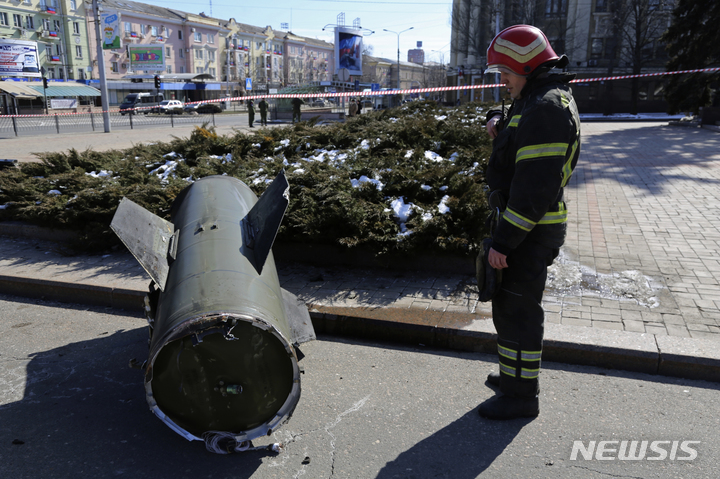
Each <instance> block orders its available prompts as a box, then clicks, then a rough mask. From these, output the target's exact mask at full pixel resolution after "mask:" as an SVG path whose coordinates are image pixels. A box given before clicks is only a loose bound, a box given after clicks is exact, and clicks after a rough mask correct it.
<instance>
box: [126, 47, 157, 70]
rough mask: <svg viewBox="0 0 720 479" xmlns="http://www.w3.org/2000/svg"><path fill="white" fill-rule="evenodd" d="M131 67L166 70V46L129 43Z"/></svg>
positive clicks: (133, 68)
mask: <svg viewBox="0 0 720 479" xmlns="http://www.w3.org/2000/svg"><path fill="white" fill-rule="evenodd" d="M127 50H128V58H129V59H130V69H131V70H133V71H136V70H158V71H163V70H165V47H163V46H162V45H128V47H127Z"/></svg>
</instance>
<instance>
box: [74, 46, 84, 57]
mask: <svg viewBox="0 0 720 479" xmlns="http://www.w3.org/2000/svg"><path fill="white" fill-rule="evenodd" d="M75 58H82V46H81V45H75Z"/></svg>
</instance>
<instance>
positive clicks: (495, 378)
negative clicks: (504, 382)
mask: <svg viewBox="0 0 720 479" xmlns="http://www.w3.org/2000/svg"><path fill="white" fill-rule="evenodd" d="M486 382H487V383H488V384H489V385H491V386H496V387H500V373H499V372H498V371H493V372H491V373H490V374H488V376H487V381H486Z"/></svg>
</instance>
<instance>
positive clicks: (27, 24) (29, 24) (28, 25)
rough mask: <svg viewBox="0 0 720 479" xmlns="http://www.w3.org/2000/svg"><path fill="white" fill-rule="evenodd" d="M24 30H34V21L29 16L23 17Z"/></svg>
mask: <svg viewBox="0 0 720 479" xmlns="http://www.w3.org/2000/svg"><path fill="white" fill-rule="evenodd" d="M25 28H27V29H28V30H34V29H35V20H34V19H33V17H31V16H30V15H28V16H27V17H25Z"/></svg>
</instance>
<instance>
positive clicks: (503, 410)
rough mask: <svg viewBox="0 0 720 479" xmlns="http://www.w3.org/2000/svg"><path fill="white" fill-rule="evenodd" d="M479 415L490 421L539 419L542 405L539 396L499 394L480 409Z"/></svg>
mask: <svg viewBox="0 0 720 479" xmlns="http://www.w3.org/2000/svg"><path fill="white" fill-rule="evenodd" d="M478 413H479V414H480V415H481V416H482V417H485V418H488V419H500V420H504V419H516V418H519V417H537V415H538V414H540V405H539V402H538V398H537V396H535V397H532V398H528V397H519V396H506V395H504V394H498V395H497V396H493V397H491V398H490V399H488V400H487V401H485V402H484V403H482V404H481V405H480V407H479V408H478Z"/></svg>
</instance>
